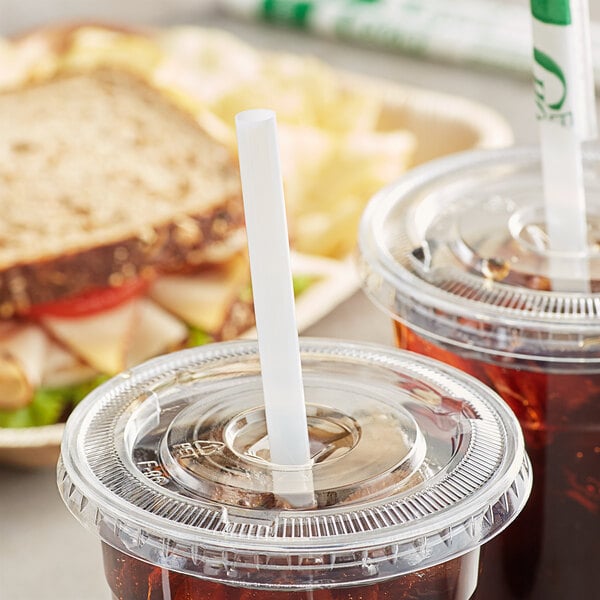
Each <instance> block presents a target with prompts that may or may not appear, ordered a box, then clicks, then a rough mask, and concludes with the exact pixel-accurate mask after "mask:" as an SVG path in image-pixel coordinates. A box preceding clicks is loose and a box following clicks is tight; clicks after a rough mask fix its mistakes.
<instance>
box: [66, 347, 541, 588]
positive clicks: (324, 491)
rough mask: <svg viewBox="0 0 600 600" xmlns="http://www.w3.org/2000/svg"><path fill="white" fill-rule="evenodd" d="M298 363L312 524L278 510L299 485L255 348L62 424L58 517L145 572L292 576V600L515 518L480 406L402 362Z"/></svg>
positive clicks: (518, 492)
mask: <svg viewBox="0 0 600 600" xmlns="http://www.w3.org/2000/svg"><path fill="white" fill-rule="evenodd" d="M301 352H302V363H303V374H304V383H305V391H306V400H307V403H308V405H307V406H308V408H307V412H308V421H309V427H310V432H311V451H312V458H313V466H312V469H311V474H312V478H313V485H314V490H315V502H314V504H313V505H312V506H310V507H308V508H305V509H302V510H300V509H297V508H293V507H292V506H290V504H289V502H288V500H286V499H285V498H288V497H289V496H288V495H287V494H285V493H284V494H283V495H282V496H279V495H278V494H277V493H274V485H276V486H279V488H280V489H283V491H284V492H286V491H290V490H291V492H293V489H294V485H295V482H294V478H295V477H299V478H302V477H304V476H306V471H303V470H302V469H300V470H298V469H286V468H285V467H282V466H278V465H273V464H271V463H270V462H269V456H268V445H267V440H266V439H265V435H266V433H265V426H264V418H263V411H262V408H261V404H262V398H261V385H260V365H259V359H258V353H257V347H256V344H255V343H254V342H237V343H225V344H213V345H210V346H205V347H203V348H200V349H193V350H186V351H182V352H179V353H175V354H172V355H168V356H165V357H161V358H158V359H155V360H153V361H150V362H148V363H145V364H144V365H141V366H139V367H136V368H134V369H132V370H131V371H128V372H126V373H124V374H122V375H120V376H117V377H116V378H114V379H112V380H111V381H109V382H107V383H106V384H104V385H103V386H101V387H99V388H98V389H96V390H95V391H94V392H92V394H91V395H90V396H88V397H87V398H86V399H85V400H84V401H83V402H82V403H81V404H80V405H79V406H78V407H77V408H76V410H75V411H74V412H73V414H72V416H71V417H70V419H69V421H68V423H67V426H66V430H65V434H64V437H63V442H62V454H61V460H60V461H59V469H58V471H59V472H58V482H59V489H60V492H61V494H62V497H63V499H64V501H65V503H66V504H67V506H68V507H69V509H70V510H71V512H72V513H73V514H74V515H75V516H76V517H77V519H78V520H79V521H80V522H81V523H82V524H83V525H85V526H86V527H88V528H89V529H91V530H93V531H94V532H96V533H97V534H98V535H99V536H100V537H101V538H102V539H103V540H104V541H105V542H106V543H108V544H110V545H112V546H114V547H116V548H118V549H120V550H122V551H124V552H126V553H128V554H130V555H132V556H134V557H137V558H140V559H142V560H145V561H147V562H150V563H152V564H156V565H159V566H162V567H165V568H169V569H173V570H176V571H180V572H184V573H191V574H194V575H198V576H201V577H205V578H208V579H213V580H216V581H224V582H228V583H232V582H234V583H235V582H237V583H238V584H240V585H250V586H253V585H255V586H257V585H269V586H276V585H277V581H278V580H279V578H281V576H282V573H283V572H286V573H287V572H289V570H290V569H292V570H294V571H297V573H296V575H297V577H295V578H294V579H293V581H292V582H290V581H289V578H288V581H286V589H290V588H293V587H294V586H298V587H299V588H300V587H302V585H306V583H307V582H310V584H311V585H313V586H321V587H327V586H334V585H338V584H343V583H344V582H345V585H349V582H350V583H354V584H355V585H356V584H358V583H360V582H367V581H373V580H381V579H386V578H389V577H392V576H396V575H401V574H403V573H408V572H412V571H414V570H417V569H422V568H426V567H428V566H432V565H435V564H439V563H442V562H444V561H446V560H450V559H451V558H454V557H458V556H460V555H462V554H464V553H466V552H468V551H470V550H472V549H474V548H477V547H478V546H480V545H481V544H483V543H485V542H486V541H487V540H489V539H490V538H491V537H493V536H494V535H496V534H497V533H498V532H499V531H501V530H502V529H503V528H504V527H506V526H507V525H508V523H510V522H511V521H512V520H513V519H514V517H515V516H516V515H517V514H518V512H519V511H520V510H521V508H522V507H523V504H524V502H525V501H526V499H527V496H528V494H529V490H530V486H531V476H530V467H529V462H528V459H527V457H526V454H525V453H524V449H523V440H522V436H521V432H520V429H519V427H518V424H517V422H516V419H515V417H514V416H513V414H512V413H511V412H510V411H509V409H508V408H507V407H506V406H505V404H504V403H503V402H502V401H501V400H500V399H499V398H498V397H497V396H496V395H495V394H494V393H493V392H492V391H491V390H489V389H488V388H486V387H485V386H483V385H482V384H480V383H479V382H478V381H476V380H475V379H473V378H471V377H468V376H466V375H463V374H462V373H460V372H458V371H456V370H454V369H452V368H450V367H447V366H444V365H442V364H441V363H437V362H435V361H431V360H429V359H425V358H422V357H417V356H413V355H410V354H408V353H404V352H401V351H398V350H393V349H387V348H383V347H378V346H372V345H357V344H353V343H342V342H337V341H325V340H303V341H302V342H301ZM286 478H287V479H286ZM288 479H289V483H288ZM286 486H288V488H289V489H286ZM282 498H284V499H282ZM282 569H283V571H282Z"/></svg>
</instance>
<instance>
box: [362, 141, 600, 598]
mask: <svg viewBox="0 0 600 600" xmlns="http://www.w3.org/2000/svg"><path fill="white" fill-rule="evenodd" d="M584 171H585V185H586V196H587V199H588V204H589V207H588V213H589V214H588V225H589V227H588V229H589V231H588V242H589V244H588V251H587V253H585V254H584V253H582V254H581V255H577V254H568V253H564V254H561V253H558V252H552V251H550V250H549V249H548V236H547V233H546V227H545V216H544V197H543V190H542V176H541V168H540V158H539V153H538V151H537V150H536V149H530V148H523V149H508V150H501V151H480V152H472V153H467V154H462V155H456V156H453V157H450V158H447V159H443V160H439V161H435V162H432V163H430V164H428V165H427V166H424V167H422V168H419V169H417V170H414V171H413V172H411V173H410V174H408V175H407V176H406V177H404V178H403V179H401V180H399V181H398V182H397V183H396V184H394V185H392V186H390V187H388V188H387V189H386V190H383V191H382V192H380V193H379V194H378V195H377V196H376V197H375V198H373V200H372V201H371V203H370V205H369V207H368V208H367V210H366V211H365V214H364V215H363V219H362V222H361V229H360V241H359V246H360V259H359V263H360V266H359V268H360V270H361V276H362V280H363V287H364V289H365V291H366V292H367V294H368V295H369V296H370V297H371V298H372V299H373V301H374V302H375V303H376V304H377V305H379V306H380V307H381V308H382V309H383V310H385V311H386V312H387V313H388V314H389V315H390V317H392V319H393V325H394V327H395V332H396V339H397V343H398V346H399V347H401V348H404V349H408V350H412V351H416V352H419V353H422V354H425V355H428V356H431V357H434V358H437V359H439V360H442V361H444V362H446V363H448V364H450V365H453V366H454V367H457V368H459V369H461V370H462V371H464V372H465V373H469V374H471V375H474V376H475V377H477V378H478V379H480V380H481V381H482V382H483V383H485V384H486V385H488V386H489V387H491V388H492V389H494V390H495V391H496V392H498V393H499V394H500V395H501V396H502V397H503V398H504V399H505V400H506V402H507V403H508V404H509V405H510V406H511V408H512V409H513V411H514V412H515V413H516V415H517V417H518V419H519V421H520V423H521V425H522V427H523V430H524V436H525V444H526V449H527V451H528V454H529V456H530V457H531V460H532V465H533V474H534V485H533V492H532V497H531V499H530V501H529V503H528V505H527V507H526V508H525V510H524V512H523V514H522V515H521V516H520V517H519V518H518V519H517V520H516V522H515V523H514V524H513V525H512V526H511V527H510V528H509V529H508V530H507V531H506V532H505V533H504V534H503V535H501V536H499V537H498V539H497V540H494V542H492V543H491V544H488V545H487V546H486V547H485V549H484V552H483V555H484V561H483V570H482V573H481V576H480V584H479V588H478V592H477V597H478V598H480V599H481V600H511V599H517V598H518V599H528V600H559V599H560V600H564V599H565V598H586V597H589V594H590V593H592V590H594V589H598V564H597V561H598V532H599V531H600V154H598V153H594V152H592V153H588V154H587V155H585V161H584Z"/></svg>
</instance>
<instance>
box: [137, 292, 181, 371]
mask: <svg viewBox="0 0 600 600" xmlns="http://www.w3.org/2000/svg"><path fill="white" fill-rule="evenodd" d="M137 305H138V306H137V324H136V328H135V332H134V334H133V337H132V339H131V343H130V345H129V349H128V351H127V356H126V360H125V362H126V366H127V367H131V366H133V365H136V364H139V363H141V362H143V361H145V360H147V359H148V358H151V357H152V356H156V355H158V354H161V353H164V352H167V351H169V350H173V349H174V348H176V347H177V346H179V345H181V344H182V343H183V342H184V341H185V340H186V339H187V337H188V328H187V326H186V325H185V324H184V323H182V322H181V321H180V320H179V319H178V318H176V317H174V316H173V315H171V314H170V313H168V312H167V311H165V310H163V309H162V308H160V306H158V305H157V304H155V303H154V302H152V301H151V300H148V299H146V298H141V299H139V300H137Z"/></svg>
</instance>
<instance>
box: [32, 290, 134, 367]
mask: <svg viewBox="0 0 600 600" xmlns="http://www.w3.org/2000/svg"><path fill="white" fill-rule="evenodd" d="M137 308H138V307H137V302H136V301H135V300H130V301H129V302H125V303H124V304H120V305H119V306H117V307H116V308H113V309H111V310H105V311H102V312H101V313H96V314H93V315H90V316H87V317H74V318H63V317H45V318H44V319H42V324H43V326H44V327H46V328H47V329H48V331H50V333H51V334H52V335H53V336H54V337H56V338H57V339H58V340H59V341H60V342H62V343H63V344H64V345H65V346H66V347H67V348H69V349H70V350H71V351H72V352H73V353H74V354H75V355H76V356H78V357H80V358H81V359H82V360H84V361H85V362H86V363H87V364H88V365H90V366H91V367H93V368H94V369H96V370H97V371H100V372H101V373H106V374H107V375H114V374H116V373H118V372H119V371H122V370H123V369H124V368H125V362H126V356H127V351H128V348H129V344H130V341H131V339H132V338H133V333H134V331H135V327H136V320H137V315H136V313H137Z"/></svg>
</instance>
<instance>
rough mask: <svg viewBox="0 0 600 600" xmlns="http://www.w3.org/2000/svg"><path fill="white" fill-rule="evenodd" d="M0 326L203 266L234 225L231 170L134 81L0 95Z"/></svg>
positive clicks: (64, 84)
mask: <svg viewBox="0 0 600 600" xmlns="http://www.w3.org/2000/svg"><path fill="white" fill-rule="evenodd" d="M0 131H2V136H0V189H1V191H2V193H1V194H0V214H2V220H1V221H0V317H4V318H8V317H10V316H11V315H12V314H13V313H14V312H18V311H22V310H26V309H27V307H28V306H29V305H30V304H38V303H40V302H48V301H52V300H55V299H59V298H62V297H65V296H69V295H73V294H77V293H79V292H81V291H84V290H85V289H87V288H90V287H103V286H108V285H119V284H120V283H121V282H122V281H123V280H125V279H128V278H131V277H135V276H139V275H142V276H143V275H147V274H150V273H151V272H152V271H155V270H160V271H174V270H178V269H180V268H183V267H185V266H186V265H189V264H200V263H202V262H203V261H204V260H205V258H206V256H207V255H210V254H211V253H214V251H215V247H218V246H220V245H227V243H228V240H229V239H230V238H231V237H232V233H233V232H236V231H238V230H239V229H240V228H241V227H242V225H243V211H242V206H241V199H240V198H241V196H240V185H239V176H238V171H237V167H236V166H235V164H234V162H233V161H232V159H231V156H230V155H229V153H228V151H227V150H226V149H225V148H224V147H222V146H221V145H220V144H218V143H217V142H216V141H215V140H213V139H212V138H211V137H210V136H209V135H208V134H207V133H206V132H204V131H203V130H202V129H201V128H200V127H199V126H198V125H197V123H196V122H195V121H194V120H193V118H192V117H191V116H190V115H188V114H187V113H185V112H184V111H182V110H181V109H179V108H178V107H176V106H175V105H173V104H172V103H171V102H170V101H169V100H167V99H166V98H165V97H164V96H163V95H162V94H161V93H160V92H159V91H158V90H156V89H154V88H152V87H151V86H149V85H148V84H146V83H144V82H143V81H142V80H140V79H138V78H137V77H136V76H134V75H132V74H129V73H127V72H123V71H119V70H115V69H100V70H95V71H91V72H85V73H76V74H69V75H65V76H60V77H58V78H55V79H52V80H49V81H46V82H44V83H41V84H37V85H32V86H29V87H26V88H23V89H20V90H17V91H11V92H8V93H4V94H0Z"/></svg>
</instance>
